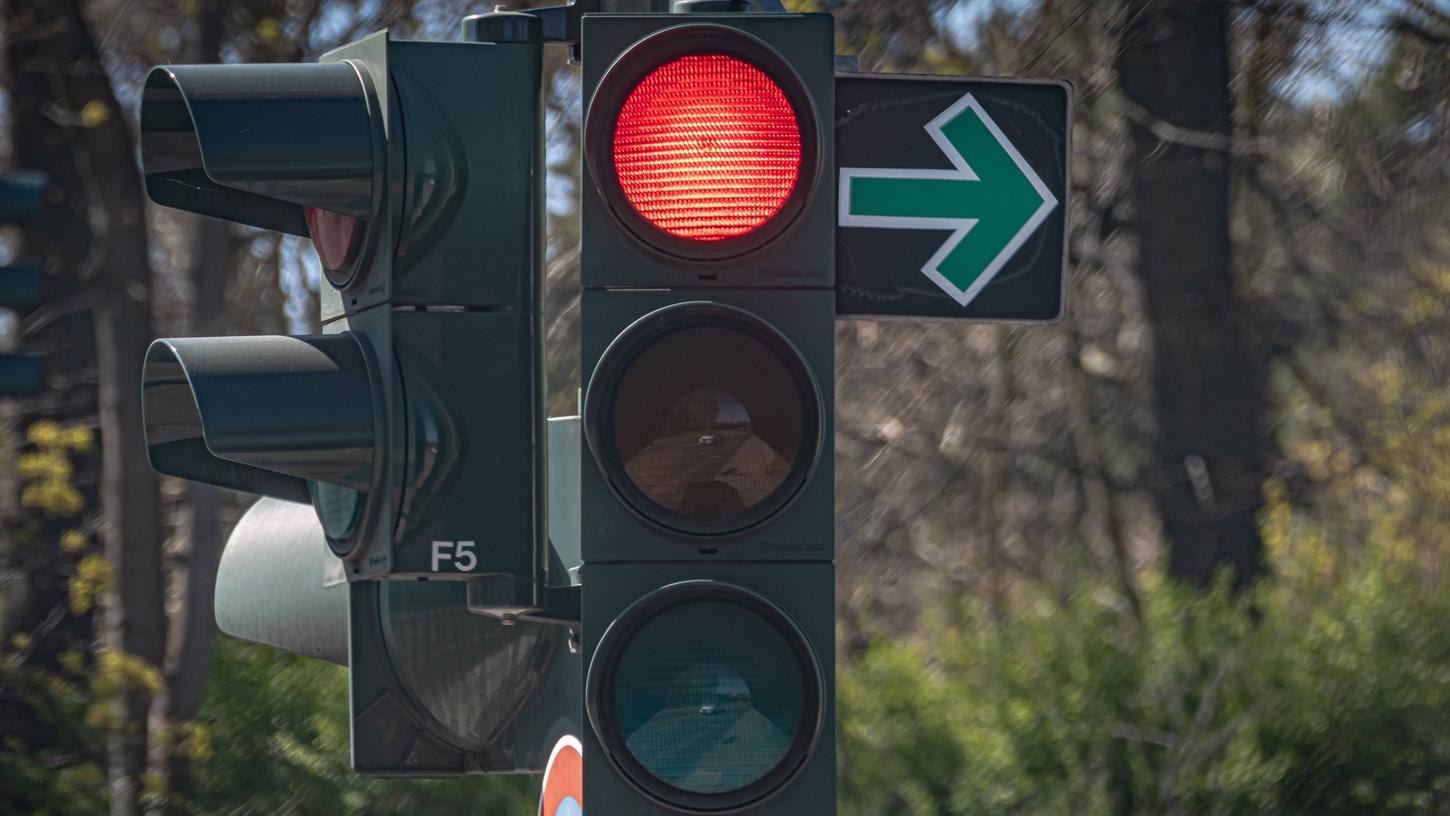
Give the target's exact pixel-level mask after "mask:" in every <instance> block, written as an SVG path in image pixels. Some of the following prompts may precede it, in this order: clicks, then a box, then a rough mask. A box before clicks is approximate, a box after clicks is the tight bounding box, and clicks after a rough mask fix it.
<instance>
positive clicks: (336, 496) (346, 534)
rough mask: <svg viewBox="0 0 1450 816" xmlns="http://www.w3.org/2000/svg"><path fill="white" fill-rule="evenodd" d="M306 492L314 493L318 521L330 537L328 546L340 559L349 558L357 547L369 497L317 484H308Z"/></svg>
mask: <svg viewBox="0 0 1450 816" xmlns="http://www.w3.org/2000/svg"><path fill="white" fill-rule="evenodd" d="M307 490H308V492H309V493H310V494H312V507H313V509H314V510H316V511H317V520H318V521H320V522H322V531H323V532H324V533H326V534H327V543H328V546H330V547H332V551H333V553H334V554H335V555H337V556H338V557H339V558H346V557H347V556H348V555H350V554H351V553H352V551H353V549H354V547H355V546H356V544H357V542H356V541H353V540H352V539H353V538H354V536H355V535H356V533H357V531H358V527H359V526H360V525H361V524H362V518H363V510H364V508H365V507H366V506H367V494H366V493H362V492H359V491H357V490H353V489H351V488H347V487H342V486H341V485H335V484H330V483H328V482H317V481H309V482H308V483H307Z"/></svg>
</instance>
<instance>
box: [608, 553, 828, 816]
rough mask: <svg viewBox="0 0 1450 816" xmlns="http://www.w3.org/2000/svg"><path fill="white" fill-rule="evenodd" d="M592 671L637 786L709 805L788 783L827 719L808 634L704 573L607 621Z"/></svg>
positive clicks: (616, 745) (754, 797)
mask: <svg viewBox="0 0 1450 816" xmlns="http://www.w3.org/2000/svg"><path fill="white" fill-rule="evenodd" d="M595 661H596V662H595V664H594V667H593V668H591V670H590V691H589V705H590V718H591V720H592V721H593V722H594V724H595V729H596V733H598V734H599V736H600V738H601V740H602V741H603V743H604V744H605V747H606V750H607V752H608V753H609V754H610V756H611V758H612V759H613V760H614V762H615V764H616V766H617V767H619V768H620V770H622V771H623V772H624V774H625V777H626V778H628V779H629V780H630V781H631V782H632V783H633V784H634V785H635V786H636V787H638V788H639V789H640V790H642V791H643V792H645V793H646V794H648V795H650V796H652V797H653V798H654V799H656V800H657V801H659V802H662V803H664V804H666V805H668V806H670V807H672V808H675V809H683V810H685V811H687V812H700V813H710V812H718V811H721V810H729V809H732V808H737V807H743V806H745V805H747V804H750V803H754V802H757V801H760V800H762V799H764V798H767V797H769V796H770V795H772V794H774V793H775V792H776V791H778V790H780V789H781V788H783V787H784V786H785V784H786V783H787V782H788V781H789V780H790V779H791V778H792V777H793V776H794V775H795V773H796V772H797V771H798V770H799V769H800V768H801V767H803V765H804V761H805V758H806V757H807V756H808V755H809V753H810V751H811V750H812V748H813V746H814V742H815V739H816V736H817V735H818V733H819V729H820V723H821V694H822V692H821V686H820V683H821V679H820V672H819V669H818V668H817V664H816V662H815V659H814V657H812V653H811V651H810V647H809V646H808V645H807V643H806V641H805V638H804V636H803V635H802V634H801V633H800V630H799V629H798V628H796V627H795V625H794V624H793V623H791V622H790V620H789V619H788V618H787V617H786V616H785V615H784V613H782V612H780V611H779V610H778V609H777V608H776V607H775V606H774V605H772V604H770V603H768V602H767V601H765V600H764V599H762V598H760V597H759V596H757V595H755V594H753V593H750V592H747V591H746V590H743V589H739V588H737V587H732V586H728V585H723V584H717V583H714V582H709V581H695V582H686V583H681V584H676V585H673V586H671V587H667V588H665V589H663V590H661V591H659V592H657V593H655V594H654V595H651V596H648V597H647V598H645V599H644V600H642V601H641V602H640V603H639V604H638V605H636V606H635V607H633V608H632V609H631V610H629V611H627V612H626V613H625V614H624V615H623V616H621V617H620V619H619V620H617V621H616V622H615V624H614V625H613V626H611V627H610V630H609V632H607V633H606V635H605V638H604V641H603V642H602V643H601V645H600V648H599V651H598V653H597V654H596V658H595Z"/></svg>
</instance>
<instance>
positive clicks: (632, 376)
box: [580, 13, 835, 816]
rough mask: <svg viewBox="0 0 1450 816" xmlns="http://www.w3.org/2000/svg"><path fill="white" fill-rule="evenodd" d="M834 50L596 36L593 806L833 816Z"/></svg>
mask: <svg viewBox="0 0 1450 816" xmlns="http://www.w3.org/2000/svg"><path fill="white" fill-rule="evenodd" d="M833 37H834V34H833V26H832V21H831V18H830V16H829V15H809V14H807V15H795V14H703V13H700V14H696V13H690V14H673V15H664V14H651V15H627V14H601V15H585V16H584V17H583V19H582V27H581V36H580V39H581V46H582V62H583V95H584V104H585V130H584V143H583V160H584V165H585V172H584V173H583V177H584V178H585V179H586V183H585V184H584V185H583V190H582V192H581V236H582V241H581V243H582V245H581V253H580V281H581V285H582V287H583V292H582V294H581V312H582V335H581V343H582V351H581V364H582V370H583V371H584V372H586V378H585V383H584V408H583V423H584V434H585V439H586V442H587V451H586V452H584V454H583V463H582V465H581V485H580V491H581V504H580V513H581V517H582V518H581V524H582V530H583V535H582V539H581V549H582V560H583V567H582V571H583V581H582V586H581V609H582V615H581V620H582V656H583V660H584V666H585V671H586V683H585V691H584V704H585V711H586V714H587V717H588V722H589V726H588V727H587V728H586V729H585V734H584V738H583V740H582V742H583V745H584V756H585V758H586V759H585V763H584V797H585V802H586V803H587V805H588V807H589V808H590V809H591V810H599V811H601V812H604V813H609V814H628V815H629V816H633V815H634V814H665V813H669V814H677V813H686V814H705V813H725V812H730V813H735V812H742V813H745V812H748V813H752V814H762V816H768V815H769V814H786V813H812V814H823V813H824V814H828V813H833V812H834V803H835V713H834V697H835V694H834V691H835V679H834V660H835V649H834V638H835V629H834V615H835V603H834V580H835V579H834V565H833V560H834V530H835V505H834V468H833V448H832V445H833V443H832V439H833V434H834V431H833V413H834V399H833V389H834V370H833V366H834V351H833V343H834V324H835V292H834V283H835V279H834V273H835V257H834V252H833V247H834V236H835V181H834V157H833V155H832V143H833V139H832V131H833V127H834V124H833V122H832V119H831V117H832V115H833V112H834V104H833V90H834V82H835V80H834V57H833Z"/></svg>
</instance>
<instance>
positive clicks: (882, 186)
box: [840, 93, 1058, 306]
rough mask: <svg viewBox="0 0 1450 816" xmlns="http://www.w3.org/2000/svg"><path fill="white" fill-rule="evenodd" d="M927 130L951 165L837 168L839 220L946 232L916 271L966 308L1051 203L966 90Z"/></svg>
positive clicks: (1044, 187)
mask: <svg viewBox="0 0 1450 816" xmlns="http://www.w3.org/2000/svg"><path fill="white" fill-rule="evenodd" d="M926 131H927V133H928V134H930V135H931V138H932V140H933V141H935V142H936V144H937V146H938V147H940V148H941V151H942V153H944V154H946V157H947V159H948V160H950V161H951V163H952V167H953V169H951V170H919V169H907V168H893V167H843V168H841V187H840V191H841V193H840V195H841V198H840V201H841V213H840V223H841V226H843V227H875V228H878V229H915V230H951V233H952V234H951V236H950V237H948V238H947V239H946V241H945V242H943V243H942V245H941V247H940V248H939V249H937V251H936V254H934V255H932V256H931V259H930V260H928V261H927V262H926V266H923V267H922V268H921V271H922V272H923V273H924V274H925V275H926V276H927V277H928V278H931V280H932V281H933V282H935V283H936V285H937V286H940V287H941V288H942V290H943V291H944V292H946V293H947V294H948V295H950V296H951V297H952V298H953V299H954V300H956V302H957V303H959V304H961V305H963V306H966V305H967V304H968V303H970V302H971V300H972V298H974V297H976V296H977V293H978V292H980V291H982V289H983V288H984V287H985V286H986V285H987V284H988V283H990V282H991V281H992V278H993V277H994V276H995V275H996V274H997V272H998V271H1000V270H1001V269H1002V267H1003V266H1005V265H1006V263H1007V261H1009V260H1010V259H1011V258H1012V255H1013V254H1014V253H1015V252H1016V251H1017V250H1018V249H1019V248H1020V247H1021V246H1022V244H1023V243H1024V242H1025V241H1026V240H1027V239H1028V237H1029V236H1031V235H1032V233H1033V232H1034V231H1035V230H1036V229H1037V228H1038V227H1039V226H1041V224H1042V222H1043V221H1044V220H1046V218H1047V215H1048V213H1050V212H1052V210H1053V209H1054V208H1055V207H1057V205H1058V201H1057V198H1056V196H1054V195H1053V194H1052V192H1051V191H1049V190H1048V189H1047V185H1046V184H1044V183H1043V181H1042V179H1041V178H1040V177H1039V176H1038V175H1037V173H1036V172H1035V171H1033V169H1032V167H1031V165H1029V164H1028V163H1027V161H1026V160H1025V159H1023V158H1022V154H1021V153H1019V152H1018V151H1017V148H1015V147H1013V146H1012V142H1011V141H1009V140H1008V139H1007V136H1006V135H1005V134H1004V133H1002V129H1001V128H999V127H997V123H996V122H993V121H992V117H990V116H988V115H987V112H986V111H985V110H983V109H982V106H981V104H980V103H978V102H977V100H976V98H975V97H973V96H972V95H971V94H970V93H969V94H966V95H965V96H963V97H962V98H961V99H959V100H957V101H956V102H955V103H953V104H952V106H951V107H949V108H947V109H946V110H944V111H942V112H941V113H940V114H939V115H937V117H936V118H935V119H932V120H931V121H930V122H928V123H926ZM968 157H970V159H971V163H970V164H969V163H968V160H967V159H968Z"/></svg>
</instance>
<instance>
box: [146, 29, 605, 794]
mask: <svg viewBox="0 0 1450 816" xmlns="http://www.w3.org/2000/svg"><path fill="white" fill-rule="evenodd" d="M464 33H465V38H466V39H467V41H466V42H410V41H398V40H393V39H390V38H389V37H388V36H387V34H386V32H384V33H379V34H375V35H373V36H370V37H367V38H365V39H363V40H360V41H358V42H355V43H352V44H350V45H347V46H344V47H342V48H339V49H337V50H335V51H333V52H331V53H329V54H327V55H325V56H324V57H323V58H322V60H321V62H320V63H315V64H280V65H178V66H163V67H160V68H156V69H154V70H153V71H152V72H151V74H150V75H149V76H148V78H147V80H146V83H145V86H144V89H143V94H142V100H141V147H142V165H143V170H144V173H145V178H146V186H147V190H148V192H149V194H150V195H151V197H152V199H153V200H155V201H156V202H157V203H160V204H164V205H168V206H173V207H177V208H180V209H184V210H190V211H192V212H196V213H201V214H204V215H209V216H215V217H220V218H225V219H229V220H232V221H236V222H239V223H242V224H247V225H250V226H253V227H260V228H263V229H269V230H275V231H279V232H282V233H288V234H291V235H296V236H302V237H308V238H311V239H312V243H313V246H314V247H315V248H316V250H317V254H318V257H319V258H320V260H321V265H322V271H323V278H324V282H323V285H322V293H321V301H322V324H323V329H322V334H320V335H314V336H306V337H279V336H270V337H225V338H185V339H164V340H157V341H156V342H155V343H153V344H152V346H151V348H150V350H149V351H148V353H147V358H146V365H145V370H144V375H143V379H144V382H143V385H142V392H143V400H144V407H145V419H146V437H147V445H148V450H149V455H150V458H151V462H152V464H153V466H154V467H155V468H156V469H157V470H158V471H160V472H162V473H165V474H169V475H174V476H180V477H182V478H186V479H191V480H194V481H200V482H206V483H209V484H215V485H220V486H224V487H229V488H234V489H239V490H245V491H250V492H254V493H260V494H263V495H264V496H267V497H270V498H268V499H264V500H262V501H261V502H259V503H258V504H257V505H255V506H254V507H253V508H252V510H251V511H250V512H249V513H248V515H247V517H246V519H244V521H243V522H242V523H241V524H240V525H239V526H238V528H237V530H236V532H235V533H234V534H233V536H232V538H231V541H230V542H229V545H228V550H227V554H226V557H225V560H224V564H223V566H224V575H223V579H222V580H221V581H220V582H219V583H220V586H219V589H218V595H217V609H218V620H219V622H220V623H221V625H222V626H223V628H225V629H228V630H230V631H234V632H235V633H236V634H239V635H241V636H243V637H247V638H249V639H253V640H258V641H260V642H266V643H273V644H274V645H279V646H282V647H284V648H289V649H291V650H293V651H297V652H299V653H302V654H310V655H313V656H319V657H324V658H328V659H334V660H335V659H338V658H339V657H341V656H342V655H343V651H342V649H340V648H339V644H338V641H337V634H338V633H339V632H341V631H346V632H347V635H348V640H347V650H346V659H347V662H348V665H349V666H350V669H351V684H352V686H351V701H352V718H353V720H352V726H353V728H352V734H353V764H354V767H355V768H356V769H357V770H358V771H359V772H361V773H368V774H380V775H424V776H432V775H450V774H457V773H465V772H507V771H518V770H542V767H543V763H544V762H545V761H546V760H547V757H548V750H549V747H550V745H551V744H552V742H551V741H550V740H551V737H554V736H557V733H562V732H565V731H568V730H572V728H573V727H574V726H573V725H571V724H572V723H574V722H575V721H577V717H573V716H571V715H570V711H571V710H573V711H577V709H578V703H577V699H578V686H579V683H580V681H579V678H578V669H577V665H578V662H577V657H575V656H573V654H572V653H571V649H570V641H571V636H570V632H569V630H568V629H567V628H566V627H560V626H556V625H551V624H548V623H543V622H537V621H536V620H533V619H531V618H532V617H533V616H539V617H543V618H548V617H549V616H550V615H564V616H568V614H569V600H570V598H571V597H573V596H571V595H570V594H569V586H570V584H571V583H572V582H573V581H575V580H577V573H570V572H569V568H570V567H572V566H576V564H570V563H567V560H568V552H567V550H568V547H567V546H565V547H564V549H563V550H561V549H560V547H559V546H551V542H550V540H549V537H548V530H547V526H546V523H545V522H546V516H545V513H546V506H547V501H546V495H545V476H546V468H547V462H548V459H547V450H548V444H547V436H546V425H545V420H544V399H543V374H542V372H543V366H542V330H541V322H542V320H541V312H540V309H541V304H542V297H541V295H542V293H541V291H540V288H541V286H542V255H543V246H544V244H543V195H542V184H543V180H544V175H545V174H544V166H543V153H544V151H543V138H542V124H543V114H542V94H541V81H542V80H541V76H542V43H541V37H540V26H539V22H538V20H537V19H535V18H533V17H530V16H526V15H521V14H507V13H503V14H487V15H480V16H477V17H472V18H469V19H468V20H466V21H465V25H464ZM560 427H561V430H559V431H556V432H555V434H556V435H557V434H560V433H562V434H564V436H563V437H561V438H562V439H563V440H564V442H565V448H564V449H565V450H566V451H567V450H568V449H569V448H568V444H567V443H568V441H569V438H570V437H569V435H568V434H569V431H568V430H567V428H564V426H560ZM574 433H575V434H576V438H577V431H575V432H574ZM575 445H576V446H577V442H576V443H575ZM572 469H573V468H570V470H572ZM278 500H285V501H278ZM287 502H294V503H297V504H295V505H293V504H288V503H287ZM304 504H310V505H311V507H305V506H303V505H304ZM561 553H563V554H562V555H561ZM325 566H327V567H328V569H327V570H326V572H327V573H328V574H329V575H331V579H332V582H334V583H338V584H341V583H342V582H344V581H345V582H348V583H349V584H350V585H349V586H348V587H347V588H346V589H343V588H342V587H340V586H339V587H337V588H335V589H324V588H323V587H324V582H325V577H324V572H325V570H324V567H325ZM333 567H336V569H333ZM366 579H390V580H366ZM342 596H345V603H343V602H340V601H339V600H337V599H338V598H339V597H342ZM340 609H341V610H342V611H343V612H344V614H345V616H346V624H345V625H346V627H347V628H346V629H345V630H343V629H342V628H341V627H342V626H343V625H344V624H342V623H339V622H338V621H337V620H336V616H337V614H338V612H339V610H340ZM561 610H562V611H561ZM475 613H479V614H475ZM324 619H325V620H324Z"/></svg>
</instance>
